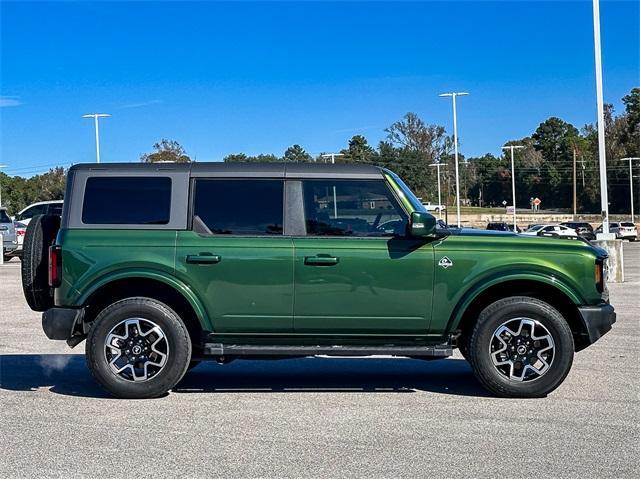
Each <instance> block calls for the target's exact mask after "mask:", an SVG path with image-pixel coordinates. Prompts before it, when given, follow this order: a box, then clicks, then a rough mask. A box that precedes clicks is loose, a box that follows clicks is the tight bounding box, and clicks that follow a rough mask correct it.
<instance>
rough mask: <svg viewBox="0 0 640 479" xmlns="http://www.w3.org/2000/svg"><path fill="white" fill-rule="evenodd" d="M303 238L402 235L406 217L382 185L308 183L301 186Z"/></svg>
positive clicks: (365, 183) (379, 182)
mask: <svg viewBox="0 0 640 479" xmlns="http://www.w3.org/2000/svg"><path fill="white" fill-rule="evenodd" d="M303 185H304V186H303V187H304V209H305V221H306V226H307V234H308V235H312V236H396V235H404V234H405V232H406V228H407V217H406V215H405V213H404V211H403V210H402V209H401V208H400V206H399V205H398V202H397V201H396V199H395V197H394V196H393V194H392V193H391V191H390V190H389V187H388V186H387V184H386V183H385V182H384V181H382V180H379V181H376V180H373V181H349V180H308V181H305V182H304V183H303Z"/></svg>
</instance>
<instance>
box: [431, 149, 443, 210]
mask: <svg viewBox="0 0 640 479" xmlns="http://www.w3.org/2000/svg"><path fill="white" fill-rule="evenodd" d="M429 166H435V167H436V170H437V171H438V216H440V219H442V195H441V193H440V191H441V190H440V167H441V166H442V165H441V164H440V159H439V158H438V161H436V162H435V163H431V164H430V165H429Z"/></svg>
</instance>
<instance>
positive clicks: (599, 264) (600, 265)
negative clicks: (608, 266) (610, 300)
mask: <svg viewBox="0 0 640 479" xmlns="http://www.w3.org/2000/svg"><path fill="white" fill-rule="evenodd" d="M604 261H605V260H603V259H598V260H596V273H595V281H596V289H597V290H598V293H602V292H603V291H604Z"/></svg>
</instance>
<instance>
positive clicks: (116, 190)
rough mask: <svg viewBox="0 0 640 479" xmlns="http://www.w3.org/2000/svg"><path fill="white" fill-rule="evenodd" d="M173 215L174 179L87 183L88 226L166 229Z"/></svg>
mask: <svg viewBox="0 0 640 479" xmlns="http://www.w3.org/2000/svg"><path fill="white" fill-rule="evenodd" d="M170 212H171V178H167V177H141V176H104V177H93V178H89V179H87V184H86V187H85V191H84V204H83V206H82V222H83V223H85V224H123V225H166V224H167V223H168V222H169V214H170Z"/></svg>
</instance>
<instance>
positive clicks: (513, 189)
mask: <svg viewBox="0 0 640 479" xmlns="http://www.w3.org/2000/svg"><path fill="white" fill-rule="evenodd" d="M523 148H524V146H522V145H508V146H503V147H502V149H503V150H511V195H512V197H513V231H514V232H516V233H517V232H518V226H517V225H516V167H515V163H514V161H513V150H521V149H523Z"/></svg>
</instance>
